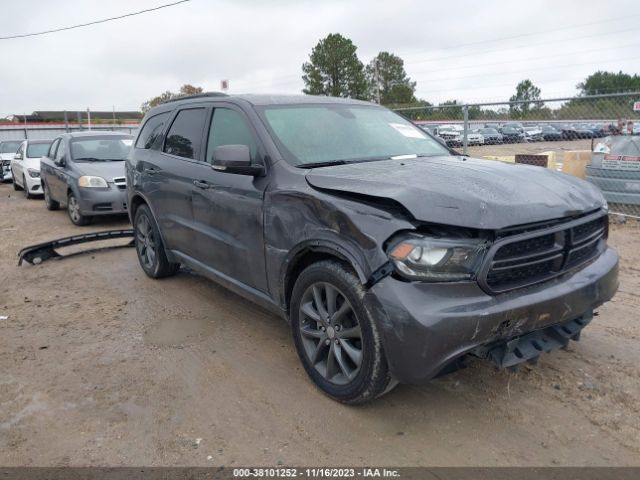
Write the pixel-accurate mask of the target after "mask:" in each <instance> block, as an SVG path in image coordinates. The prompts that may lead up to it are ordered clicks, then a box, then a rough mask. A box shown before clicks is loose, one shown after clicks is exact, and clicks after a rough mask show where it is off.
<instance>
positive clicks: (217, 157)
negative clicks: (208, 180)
mask: <svg viewBox="0 0 640 480" xmlns="http://www.w3.org/2000/svg"><path fill="white" fill-rule="evenodd" d="M211 168H213V169H214V170H215V171H217V172H225V173H235V174H238V175H250V176H253V177H256V176H261V175H264V166H262V165H257V164H255V163H251V152H250V151H249V147H247V146H246V145H220V146H219V147H216V148H215V149H214V150H213V158H212V159H211Z"/></svg>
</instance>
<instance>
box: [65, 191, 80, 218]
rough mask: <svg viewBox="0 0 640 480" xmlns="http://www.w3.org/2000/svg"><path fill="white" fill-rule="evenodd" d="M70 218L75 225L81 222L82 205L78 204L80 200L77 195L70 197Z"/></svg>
mask: <svg viewBox="0 0 640 480" xmlns="http://www.w3.org/2000/svg"><path fill="white" fill-rule="evenodd" d="M68 208H69V216H70V217H71V220H73V223H78V222H79V221H80V204H79V203H78V199H77V198H76V197H75V195H71V196H70V197H69V207H68Z"/></svg>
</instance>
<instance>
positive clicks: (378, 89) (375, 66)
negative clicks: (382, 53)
mask: <svg viewBox="0 0 640 480" xmlns="http://www.w3.org/2000/svg"><path fill="white" fill-rule="evenodd" d="M373 70H374V73H375V77H376V101H377V102H378V105H380V74H379V72H378V59H377V58H376V61H375V63H374V65H373Z"/></svg>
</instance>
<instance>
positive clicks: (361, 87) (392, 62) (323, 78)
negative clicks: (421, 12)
mask: <svg viewBox="0 0 640 480" xmlns="http://www.w3.org/2000/svg"><path fill="white" fill-rule="evenodd" d="M404 65H405V64H404V60H403V59H402V58H400V57H399V56H398V55H395V54H394V53H391V52H387V51H382V52H379V53H378V54H377V55H376V56H375V57H374V58H373V59H371V60H370V61H369V62H368V63H367V64H366V65H365V64H364V63H363V62H362V61H361V60H360V59H359V58H358V55H357V47H356V45H354V43H353V41H352V40H351V39H349V38H346V37H344V36H342V35H340V34H339V33H331V34H329V35H327V36H326V37H325V38H323V39H321V40H320V41H318V43H317V44H316V45H315V47H313V48H312V50H311V53H310V54H309V58H308V60H307V61H306V62H304V63H303V64H302V80H303V82H304V88H303V90H302V91H303V93H305V94H308V95H329V96H333V97H349V98H356V99H361V100H369V101H374V102H377V103H380V104H382V105H385V106H388V107H390V108H401V107H422V108H419V109H416V110H411V111H407V112H406V114H407V116H409V117H411V118H413V119H415V120H430V119H433V120H438V119H440V117H444V118H446V119H458V118H459V119H462V113H463V110H462V109H463V105H464V102H462V101H460V100H447V101H444V102H441V103H439V104H438V105H434V104H432V103H430V102H428V101H426V100H423V99H418V98H416V96H415V93H416V82H415V81H413V80H411V78H410V77H409V76H408V75H407V72H406V70H405V66H404ZM576 87H577V90H578V94H577V97H576V98H575V99H573V100H571V101H568V102H564V103H562V104H561V105H559V106H558V107H557V108H554V109H552V108H550V107H549V106H548V105H545V104H544V102H543V101H542V92H541V90H540V88H538V87H537V86H536V85H534V84H533V82H531V80H529V79H524V80H522V81H521V82H519V83H518V84H517V85H516V91H515V93H514V95H512V96H511V97H510V98H509V101H510V102H518V103H513V104H510V105H509V106H508V107H507V106H505V107H500V108H496V109H491V108H487V107H482V108H480V107H469V109H468V115H469V118H470V119H480V118H486V119H495V120H501V119H523V120H525V119H529V118H531V119H534V118H535V119H541V120H543V119H569V118H588V117H589V118H615V117H619V116H623V117H624V116H627V117H628V116H631V115H633V114H634V112H633V110H632V101H631V99H628V98H614V99H601V100H597V101H593V100H589V101H585V100H581V99H580V97H584V96H589V95H595V94H601V93H613V92H624V91H640V75H637V74H634V75H629V74H627V73H623V72H621V71H620V72H617V73H616V72H603V71H598V72H595V73H594V74H592V75H589V76H588V77H587V78H586V79H585V80H584V81H583V82H580V83H579V84H578V85H576ZM202 91H203V90H202V88H201V87H195V86H193V85H190V84H186V85H183V86H182V87H181V88H180V90H179V92H177V93H174V92H171V91H166V92H164V93H162V94H160V95H158V96H156V97H153V98H152V99H150V100H148V101H146V102H145V103H143V104H142V106H141V110H142V111H143V112H146V111H147V110H149V109H150V108H152V107H154V106H156V105H159V104H160V103H163V102H165V101H167V100H170V99H172V98H175V97H179V96H184V95H193V94H197V93H202ZM595 113H597V114H598V115H599V116H600V117H596V116H595V115H594V114H595Z"/></svg>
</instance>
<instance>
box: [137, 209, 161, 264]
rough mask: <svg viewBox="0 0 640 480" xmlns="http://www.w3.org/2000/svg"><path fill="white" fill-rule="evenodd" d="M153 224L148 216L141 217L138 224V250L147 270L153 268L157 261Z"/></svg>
mask: <svg viewBox="0 0 640 480" xmlns="http://www.w3.org/2000/svg"><path fill="white" fill-rule="evenodd" d="M153 237H154V236H153V229H152V227H151V222H150V221H149V218H148V217H147V216H146V215H144V214H143V215H140V217H139V218H138V223H137V224H136V249H137V251H138V256H139V257H140V261H141V262H142V264H143V265H144V267H145V268H147V269H151V268H153V264H154V262H155V259H156V243H155V240H154V238H153Z"/></svg>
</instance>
